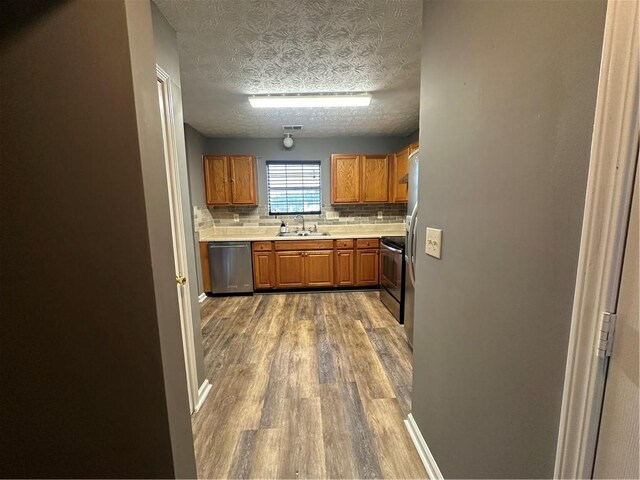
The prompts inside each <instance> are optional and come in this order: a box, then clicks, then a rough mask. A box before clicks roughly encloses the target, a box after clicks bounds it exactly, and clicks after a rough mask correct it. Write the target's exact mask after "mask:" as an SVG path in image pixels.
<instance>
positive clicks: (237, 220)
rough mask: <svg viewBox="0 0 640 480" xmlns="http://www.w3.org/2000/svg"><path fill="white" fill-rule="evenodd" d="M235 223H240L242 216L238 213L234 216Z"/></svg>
mask: <svg viewBox="0 0 640 480" xmlns="http://www.w3.org/2000/svg"><path fill="white" fill-rule="evenodd" d="M233 221H234V222H239V221H240V215H238V214H237V213H234V214H233Z"/></svg>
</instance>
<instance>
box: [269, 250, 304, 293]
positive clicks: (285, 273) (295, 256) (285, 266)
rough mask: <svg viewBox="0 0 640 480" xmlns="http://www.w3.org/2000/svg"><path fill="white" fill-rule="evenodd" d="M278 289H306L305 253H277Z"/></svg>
mask: <svg viewBox="0 0 640 480" xmlns="http://www.w3.org/2000/svg"><path fill="white" fill-rule="evenodd" d="M275 255H276V285H275V286H276V288H302V287H304V280H305V278H304V252H276V253H275Z"/></svg>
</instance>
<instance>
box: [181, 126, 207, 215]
mask: <svg viewBox="0 0 640 480" xmlns="http://www.w3.org/2000/svg"><path fill="white" fill-rule="evenodd" d="M184 135H185V141H186V146H187V164H188V166H189V191H190V193H191V203H192V204H193V205H206V204H207V200H206V198H205V195H204V169H203V167H202V155H204V154H205V153H206V152H207V137H205V136H204V135H202V134H201V133H200V132H199V131H197V130H196V129H195V128H193V127H192V126H191V125H189V124H187V123H185V124H184Z"/></svg>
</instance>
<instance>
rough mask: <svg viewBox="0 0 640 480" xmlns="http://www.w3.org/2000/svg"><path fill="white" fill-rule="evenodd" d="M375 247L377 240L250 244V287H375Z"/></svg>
mask: <svg viewBox="0 0 640 480" xmlns="http://www.w3.org/2000/svg"><path fill="white" fill-rule="evenodd" d="M379 246H380V241H379V239H377V238H359V239H357V240H354V239H350V238H348V239H345V238H341V239H338V240H335V241H334V240H276V241H272V242H271V241H262V242H253V246H252V251H253V281H254V288H255V289H256V290H267V289H292V290H295V289H304V288H333V287H353V286H356V285H357V286H375V285H378V268H379V267H378V258H379Z"/></svg>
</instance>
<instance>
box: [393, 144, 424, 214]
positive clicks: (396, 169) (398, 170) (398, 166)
mask: <svg viewBox="0 0 640 480" xmlns="http://www.w3.org/2000/svg"><path fill="white" fill-rule="evenodd" d="M417 149H418V143H412V144H411V145H408V146H407V147H405V148H403V149H402V150H400V151H399V152H398V153H396V154H395V155H393V156H392V158H391V163H390V165H389V201H390V202H392V203H407V200H408V198H409V197H408V193H409V190H408V188H407V187H408V184H407V183H406V181H405V182H402V183H401V180H404V179H403V177H404V176H405V175H407V174H408V173H409V156H410V155H411V154H412V153H413V152H415V151H416V150H417Z"/></svg>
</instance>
